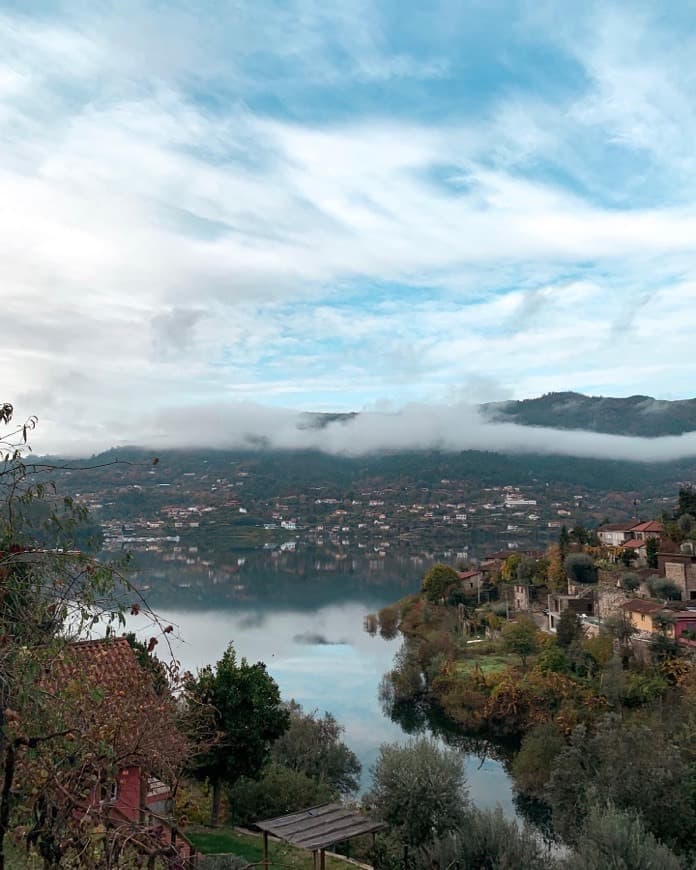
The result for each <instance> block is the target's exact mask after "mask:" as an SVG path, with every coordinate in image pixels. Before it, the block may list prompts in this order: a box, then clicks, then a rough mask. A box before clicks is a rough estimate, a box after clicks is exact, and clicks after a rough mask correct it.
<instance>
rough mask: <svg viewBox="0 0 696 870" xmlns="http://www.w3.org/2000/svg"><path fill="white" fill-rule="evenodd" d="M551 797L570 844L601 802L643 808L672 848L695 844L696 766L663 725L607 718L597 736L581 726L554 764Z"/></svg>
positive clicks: (555, 815) (629, 808)
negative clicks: (695, 789) (695, 791)
mask: <svg viewBox="0 0 696 870" xmlns="http://www.w3.org/2000/svg"><path fill="white" fill-rule="evenodd" d="M548 800H549V803H550V805H551V808H552V811H553V824H554V828H555V829H556V830H557V831H558V833H559V834H560V835H561V836H562V837H564V838H565V839H567V840H568V841H570V842H574V841H576V840H577V839H578V837H579V836H580V831H581V829H582V826H583V824H584V822H585V820H586V818H587V817H588V814H589V813H590V810H591V807H592V805H593V804H594V803H597V802H598V801H611V802H612V803H613V804H614V805H615V806H616V807H617V808H618V809H620V810H626V811H633V812H639V813H640V814H641V815H642V817H643V819H644V821H645V824H646V827H647V828H648V829H649V830H650V831H651V832H652V834H653V835H654V836H655V837H658V838H659V839H661V840H663V841H664V842H665V843H667V845H668V846H670V848H677V849H679V850H682V849H685V848H689V847H691V845H692V844H693V841H694V824H695V823H696V808H695V807H694V801H693V795H692V787H691V770H690V767H689V764H688V761H687V759H685V757H684V754H683V753H682V752H680V751H679V749H678V748H677V746H676V745H675V743H674V741H673V738H672V735H671V734H670V733H669V732H668V731H667V730H666V729H665V727H664V726H661V725H660V724H659V723H651V726H648V725H643V724H631V723H626V722H621V721H620V720H617V719H616V718H615V717H607V718H606V719H605V720H604V721H602V722H600V724H599V725H598V727H597V729H596V731H595V733H594V734H588V731H587V729H586V728H585V727H584V726H579V727H578V728H576V729H575V731H574V732H573V734H572V736H571V740H570V744H569V745H568V746H567V747H566V748H565V749H564V750H563V751H562V752H560V753H559V755H558V758H557V761H556V763H555V765H554V768H553V771H552V774H551V778H550V780H549V787H548Z"/></svg>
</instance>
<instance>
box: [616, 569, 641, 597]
mask: <svg viewBox="0 0 696 870" xmlns="http://www.w3.org/2000/svg"><path fill="white" fill-rule="evenodd" d="M621 588H622V589H623V590H624V592H636V591H637V590H638V589H640V577H639V576H638V575H637V574H631V573H630V572H629V573H627V574H622V575H621Z"/></svg>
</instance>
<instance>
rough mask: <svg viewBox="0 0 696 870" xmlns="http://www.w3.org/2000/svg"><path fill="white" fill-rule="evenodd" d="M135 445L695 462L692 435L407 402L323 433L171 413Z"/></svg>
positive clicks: (280, 419) (215, 414)
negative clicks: (602, 429) (569, 426)
mask: <svg viewBox="0 0 696 870" xmlns="http://www.w3.org/2000/svg"><path fill="white" fill-rule="evenodd" d="M133 440H134V441H135V440H137V443H139V444H141V445H142V446H145V447H148V448H159V449H163V448H176V447H189V448H190V447H213V448H240V447H243V448H266V449H279V450H298V449H315V450H321V451H323V452H325V453H329V454H333V455H340V456H360V455H364V454H370V453H380V452H392V453H393V452H401V451H408V450H428V449H439V450H443V451H459V450H487V451H493V452H497V453H542V454H560V455H564V456H577V457H585V458H593V459H619V460H621V459H623V460H628V461H635V462H668V461H671V460H677V459H687V458H690V457H694V458H696V432H688V433H685V434H683V435H670V436H664V437H661V438H637V437H627V436H621V435H605V434H601V433H597V432H584V431H579V430H559V429H549V428H542V427H530V426H520V425H518V424H515V423H493V422H490V421H488V420H486V419H485V418H484V417H483V416H482V415H481V414H480V413H479V411H478V409H477V408H476V407H475V406H471V405H463V404H458V405H425V404H411V405H407V406H405V407H404V408H402V409H401V410H400V411H398V412H395V413H377V412H364V413H361V414H359V415H357V416H355V417H352V418H350V419H347V420H335V421H332V422H330V423H328V424H327V425H325V426H324V427H323V428H314V427H312V426H308V416H307V415H305V414H302V413H300V412H298V411H293V410H290V409H286V408H275V407H267V406H262V405H257V404H253V403H244V404H235V405H223V406H218V405H215V406H208V407H200V408H197V409H191V408H186V409H170V410H168V411H164V412H161V413H159V414H158V415H157V417H156V418H155V419H154V420H153V425H152V427H151V428H150V431H149V433H148V434H147V435H145V436H144V437H143V433H142V432H141V435H140V437H139V438H137V439H133Z"/></svg>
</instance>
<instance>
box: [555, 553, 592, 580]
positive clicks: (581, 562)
mask: <svg viewBox="0 0 696 870" xmlns="http://www.w3.org/2000/svg"><path fill="white" fill-rule="evenodd" d="M563 568H564V570H565V573H566V576H567V577H568V579H569V580H570V581H571V582H572V583H596V582H597V568H596V567H595V563H594V561H593V560H592V557H591V556H589V555H588V554H587V553H570V554H569V555H568V556H566V558H565V561H564V562H563Z"/></svg>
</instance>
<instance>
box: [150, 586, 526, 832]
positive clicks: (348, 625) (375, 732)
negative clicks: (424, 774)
mask: <svg viewBox="0 0 696 870" xmlns="http://www.w3.org/2000/svg"><path fill="white" fill-rule="evenodd" d="M334 582H335V581H334ZM286 592H287V590H286ZM306 592H307V588H306V585H305V584H304V583H302V582H301V581H300V582H298V584H297V604H296V606H294V607H293V606H292V603H289V602H288V596H287V594H285V595H284V596H283V602H282V604H278V605H276V606H275V607H274V604H273V601H272V599H271V601H270V603H269V604H266V605H264V604H261V603H260V602H259V603H253V602H243V603H241V602H239V603H235V604H232V603H230V602H229V601H224V602H221V603H220V604H219V605H218V604H216V605H215V606H211V607H210V608H209V609H206V608H205V606H204V605H203V603H202V602H200V601H199V602H197V603H196V606H195V607H188V606H187V607H186V608H185V609H184V608H180V607H171V606H169V607H167V606H161V605H159V606H158V610H160V612H161V613H162V614H163V615H166V618H167V619H168V620H170V621H172V622H173V623H175V624H176V625H177V626H178V630H179V633H180V635H181V640H177V641H175V652H176V655H177V657H178V658H179V659H180V660H181V663H182V665H183V666H184V667H185V668H187V669H191V670H194V669H196V668H198V667H201V666H202V665H205V664H209V663H214V662H216V661H217V660H218V659H219V658H220V656H221V655H222V652H223V651H224V649H225V647H226V645H227V643H228V642H229V641H233V642H234V645H235V649H236V650H237V653H238V655H239V656H245V657H246V658H247V659H248V660H250V661H259V660H261V661H264V662H265V663H266V665H267V667H268V670H269V672H270V673H271V675H272V676H273V677H274V679H275V680H276V681H277V683H278V685H279V686H280V691H281V694H282V696H283V697H284V698H286V699H290V698H294V699H295V700H296V701H298V702H299V703H300V704H302V706H303V707H304V709H305V710H308V711H309V710H317V711H319V712H320V713H323V712H324V711H325V710H327V711H329V712H330V713H332V714H333V715H334V716H335V717H336V719H338V721H339V722H341V723H342V724H343V725H344V726H345V729H346V733H345V741H346V743H347V744H348V745H349V746H350V748H351V749H352V750H353V751H354V752H355V753H356V755H357V756H358V757H359V758H360V760H361V762H362V764H363V789H367V788H368V787H369V785H370V782H371V772H370V768H371V766H372V765H373V763H374V761H375V758H376V757H377V752H378V750H379V746H380V744H381V743H384V742H392V741H405V740H407V739H408V737H407V735H405V734H404V732H403V731H402V729H401V728H400V726H399V725H397V724H396V723H394V722H392V721H391V720H390V719H389V718H387V717H385V716H384V715H383V713H382V711H381V708H380V704H379V701H378V686H379V683H380V681H381V679H382V676H383V675H384V673H385V672H386V671H387V670H389V669H390V667H391V663H392V660H393V657H394V654H395V652H396V651H397V649H398V646H399V641H398V640H395V641H385V640H384V639H382V638H380V637H379V636H376V637H370V636H369V635H368V634H366V633H365V631H364V630H363V619H364V616H365V614H366V613H369V612H374V611H376V610H379V609H380V608H381V607H382V606H384V605H385V604H387V603H390V602H391V601H393V600H395V598H397V597H399V595H403V594H404V591H403V590H401V591H400V593H399V594H394V590H389V589H384V590H380V591H377V590H371V591H370V592H369V593H365V594H364V596H362V597H360V596H359V597H358V600H356V596H355V588H353V589H349V588H346V589H345V598H346V600H345V601H343V602H342V603H336V601H335V598H336V597H337V596H336V595H335V590H334V594H332V596H331V598H332V599H334V600H332V601H331V603H324V604H322V603H320V602H319V603H316V604H312V602H311V600H308V597H307V594H306ZM380 592H381V594H380ZM338 597H340V596H338ZM267 600H268V599H267ZM466 770H467V778H468V782H469V790H470V794H471V797H472V799H473V800H474V801H475V803H476V804H477V805H478V806H480V807H487V806H496V805H500V806H501V807H502V808H503V811H504V812H505V813H506V814H507V815H510V816H512V815H515V810H514V806H513V801H512V790H511V785H510V780H509V778H508V776H507V774H506V772H505V769H504V768H503V766H502V765H501V764H500V762H498V761H496V760H493V759H490V758H484V759H481V758H480V757H479V756H473V755H467V756H466Z"/></svg>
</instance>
